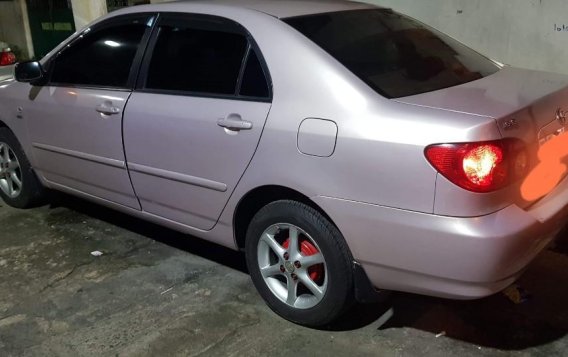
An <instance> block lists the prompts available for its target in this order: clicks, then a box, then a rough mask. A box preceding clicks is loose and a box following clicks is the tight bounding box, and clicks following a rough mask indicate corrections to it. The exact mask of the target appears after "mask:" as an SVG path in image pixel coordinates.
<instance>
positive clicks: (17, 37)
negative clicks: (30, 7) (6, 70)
mask: <svg viewBox="0 0 568 357" xmlns="http://www.w3.org/2000/svg"><path fill="white" fill-rule="evenodd" d="M0 41H3V42H6V43H8V44H9V45H11V46H12V47H15V48H14V49H17V52H20V53H21V55H23V56H24V57H31V56H33V46H32V44H31V36H30V30H29V26H28V15H27V7H26V3H25V0H14V1H1V2H0Z"/></svg>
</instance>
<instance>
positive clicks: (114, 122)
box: [22, 14, 156, 209]
mask: <svg viewBox="0 0 568 357" xmlns="http://www.w3.org/2000/svg"><path fill="white" fill-rule="evenodd" d="M155 17H156V15H155V14H136V15H126V16H119V17H115V18H111V19H109V20H106V21H103V22H101V23H100V24H98V25H95V26H94V27H93V28H88V29H86V30H85V31H83V33H82V34H81V35H80V36H78V37H77V38H76V39H75V40H74V41H73V42H71V43H70V44H69V45H68V46H66V47H64V49H63V50H62V51H60V52H59V53H58V54H57V55H55V57H54V58H52V59H51V60H50V61H49V62H48V63H47V68H48V84H46V85H45V86H41V87H32V89H31V91H30V95H29V100H26V101H25V102H24V103H23V105H22V116H23V117H24V118H25V119H26V120H27V123H28V129H29V135H30V138H31V141H32V145H33V155H34V156H35V158H36V162H37V167H36V170H38V171H39V173H40V174H41V175H43V177H45V179H47V180H48V181H49V182H50V184H52V185H53V186H54V187H56V188H60V189H71V190H73V191H79V192H82V193H86V194H88V195H92V196H95V197H98V198H103V199H105V200H108V201H111V202H114V203H118V204H121V205H124V206H128V207H132V208H137V209H140V205H139V203H138V200H137V198H136V196H135V194H134V190H133V189H132V184H131V183H130V179H129V176H128V171H127V169H126V163H125V158H124V148H123V144H122V116H123V111H124V108H125V105H126V102H127V101H128V98H129V97H130V94H131V92H132V88H133V87H134V82H135V76H136V72H137V70H138V68H139V65H140V62H141V60H142V56H143V51H144V48H145V46H146V43H147V41H148V39H149V37H150V34H151V28H152V25H153V24H152V22H153V21H154V18H155Z"/></svg>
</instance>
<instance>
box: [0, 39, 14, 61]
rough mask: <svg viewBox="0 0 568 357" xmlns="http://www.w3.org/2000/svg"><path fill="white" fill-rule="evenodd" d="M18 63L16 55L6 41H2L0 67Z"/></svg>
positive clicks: (0, 44) (0, 43) (0, 42)
mask: <svg viewBox="0 0 568 357" xmlns="http://www.w3.org/2000/svg"><path fill="white" fill-rule="evenodd" d="M14 63H16V55H15V54H14V52H12V50H11V49H10V47H9V46H8V44H7V43H6V42H2V41H0V67H1V66H9V65H11V64H14Z"/></svg>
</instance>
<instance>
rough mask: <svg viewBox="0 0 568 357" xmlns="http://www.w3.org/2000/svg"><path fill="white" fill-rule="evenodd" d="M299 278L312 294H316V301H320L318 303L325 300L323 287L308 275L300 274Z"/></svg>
mask: <svg viewBox="0 0 568 357" xmlns="http://www.w3.org/2000/svg"><path fill="white" fill-rule="evenodd" d="M298 277H299V278H300V281H301V282H302V284H304V286H305V287H306V288H308V290H310V292H311V293H312V294H314V296H315V297H316V299H318V301H319V300H321V299H322V298H323V289H322V287H320V286H319V285H318V284H316V283H315V282H314V281H313V280H312V279H310V277H309V276H308V275H307V274H306V273H303V274H299V275H298Z"/></svg>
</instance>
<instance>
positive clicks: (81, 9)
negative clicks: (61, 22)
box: [71, 0, 107, 30]
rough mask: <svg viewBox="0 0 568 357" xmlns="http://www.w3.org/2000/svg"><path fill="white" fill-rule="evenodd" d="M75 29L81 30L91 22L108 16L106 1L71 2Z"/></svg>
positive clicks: (73, 0)
mask: <svg viewBox="0 0 568 357" xmlns="http://www.w3.org/2000/svg"><path fill="white" fill-rule="evenodd" d="M71 5H72V7H73V18H74V20H75V29H77V30H80V29H82V28H83V27H85V26H87V25H88V24H89V23H90V22H91V21H93V20H95V19H97V18H99V17H101V16H103V15H106V14H107V4H106V0H89V1H85V0H71Z"/></svg>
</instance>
